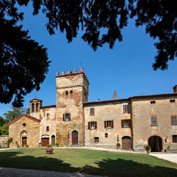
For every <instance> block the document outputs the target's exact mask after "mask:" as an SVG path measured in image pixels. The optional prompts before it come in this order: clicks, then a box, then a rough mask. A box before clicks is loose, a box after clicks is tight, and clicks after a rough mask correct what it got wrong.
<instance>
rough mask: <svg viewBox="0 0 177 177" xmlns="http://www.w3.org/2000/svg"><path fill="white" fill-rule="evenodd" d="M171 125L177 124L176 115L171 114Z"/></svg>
mask: <svg viewBox="0 0 177 177" xmlns="http://www.w3.org/2000/svg"><path fill="white" fill-rule="evenodd" d="M171 125H177V116H171Z"/></svg>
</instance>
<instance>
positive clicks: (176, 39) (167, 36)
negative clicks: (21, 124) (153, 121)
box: [0, 0, 177, 106]
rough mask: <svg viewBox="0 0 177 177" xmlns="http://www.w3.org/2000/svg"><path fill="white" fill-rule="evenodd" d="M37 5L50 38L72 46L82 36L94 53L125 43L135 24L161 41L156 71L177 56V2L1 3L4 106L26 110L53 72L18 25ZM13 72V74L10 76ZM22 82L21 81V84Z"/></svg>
mask: <svg viewBox="0 0 177 177" xmlns="http://www.w3.org/2000/svg"><path fill="white" fill-rule="evenodd" d="M30 2H32V3H33V9H34V10H33V15H37V14H38V13H39V12H41V11H42V13H43V14H44V15H45V16H46V19H47V20H48V22H47V24H46V26H47V30H48V31H49V33H50V34H51V35H52V34H55V31H56V30H58V29H59V30H60V31H61V32H65V33H66V38H67V40H68V42H71V41H72V40H73V38H75V37H76V36H77V33H78V31H79V30H80V29H81V30H82V33H83V34H82V39H83V40H84V41H85V42H87V43H88V44H89V45H90V46H91V47H92V48H93V49H94V50H96V49H97V47H102V46H103V45H105V44H109V47H110V48H113V47H114V44H115V42H116V41H122V40H123V36H122V33H121V30H122V29H123V28H124V27H125V26H127V25H128V20H129V18H134V19H135V23H136V25H137V27H138V26H145V28H146V33H147V34H149V35H150V36H151V37H152V38H155V39H156V41H157V42H156V43H155V44H154V45H155V47H156V48H157V55H156V56H155V63H154V64H153V68H154V69H162V70H164V69H167V68H168V61H169V60H174V59H175V57H176V56H177V20H176V17H177V11H176V9H177V1H176V0H171V1H168V0H129V1H126V0H61V1H59V0H52V1H48V0H40V1H39V0H17V1H15V0H0V59H1V60H0V68H1V69H0V81H1V82H0V93H1V95H0V102H3V103H8V102H10V101H11V100H12V99H13V97H14V99H13V104H14V105H15V106H21V105H22V101H23V97H24V95H26V94H27V93H29V92H31V91H32V90H33V89H39V85H40V83H42V82H43V80H44V78H45V75H46V73H47V71H48V66H49V61H48V58H47V53H46V49H45V48H44V47H43V46H40V45H39V44H38V43H37V42H36V41H34V40H31V39H30V37H29V36H28V32H27V31H23V30H22V26H18V25H17V22H18V23H20V21H21V20H22V19H23V13H20V12H18V11H19V10H18V7H19V6H27V5H28V4H29V3H30ZM9 71H10V72H9ZM17 78H19V79H17Z"/></svg>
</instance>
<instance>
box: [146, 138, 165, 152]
mask: <svg viewBox="0 0 177 177" xmlns="http://www.w3.org/2000/svg"><path fill="white" fill-rule="evenodd" d="M148 144H149V146H150V147H151V152H161V151H162V149H163V147H162V138H161V137H159V136H151V137H150V138H149V140H148Z"/></svg>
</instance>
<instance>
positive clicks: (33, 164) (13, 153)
mask: <svg viewBox="0 0 177 177" xmlns="http://www.w3.org/2000/svg"><path fill="white" fill-rule="evenodd" d="M0 167H14V168H23V169H38V170H52V171H60V172H78V171H79V172H84V173H87V174H95V175H106V176H116V177H144V176H145V177H176V176H177V164H175V163H171V162H168V161H165V160H161V159H158V158H156V157H152V156H149V155H146V154H135V153H120V152H106V151H94V150H81V149H55V150H54V154H49V155H47V154H46V153H45V149H42V148H38V149H31V148H26V149H13V150H5V151H4V150H3V151H0Z"/></svg>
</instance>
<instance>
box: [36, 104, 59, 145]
mask: <svg viewBox="0 0 177 177" xmlns="http://www.w3.org/2000/svg"><path fill="white" fill-rule="evenodd" d="M40 119H41V123H40V133H39V137H40V141H41V138H42V137H43V136H45V137H48V138H49V144H53V142H52V136H54V137H55V143H56V107H55V106H46V107H42V108H41V110H40ZM47 127H48V129H47Z"/></svg>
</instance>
